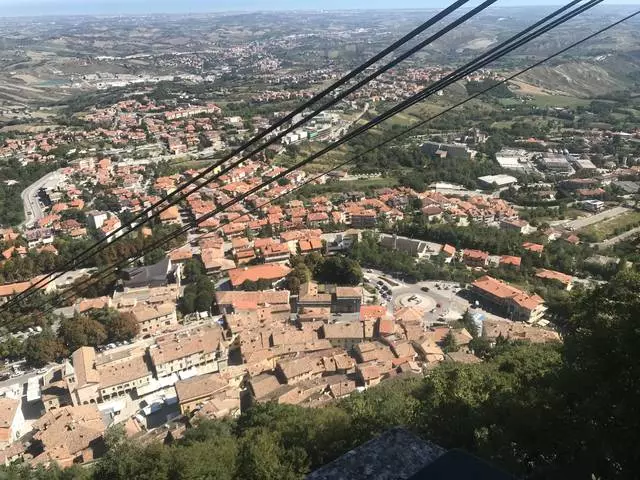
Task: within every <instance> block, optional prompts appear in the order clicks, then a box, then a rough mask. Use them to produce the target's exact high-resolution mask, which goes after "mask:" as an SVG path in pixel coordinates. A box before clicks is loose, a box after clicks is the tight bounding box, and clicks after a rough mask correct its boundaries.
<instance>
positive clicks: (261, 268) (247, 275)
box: [228, 263, 291, 287]
mask: <svg viewBox="0 0 640 480" xmlns="http://www.w3.org/2000/svg"><path fill="white" fill-rule="evenodd" d="M289 272H291V269H290V268H289V267H286V266H284V265H280V264H277V263H270V264H265V265H252V266H250V267H243V268H235V269H233V270H229V272H228V274H229V279H230V280H231V285H233V286H234V287H239V286H240V285H242V284H243V283H244V282H245V281H247V280H250V281H252V282H257V281H258V280H271V281H274V280H279V279H281V278H284V277H286V276H287V275H288V274H289Z"/></svg>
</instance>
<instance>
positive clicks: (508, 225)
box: [500, 218, 535, 235]
mask: <svg viewBox="0 0 640 480" xmlns="http://www.w3.org/2000/svg"><path fill="white" fill-rule="evenodd" d="M500 228H504V229H505V230H514V231H516V232H518V233H521V234H523V235H528V234H529V233H531V232H533V231H535V228H534V227H532V226H531V225H529V222H527V221H526V220H521V219H506V218H505V219H502V220H500Z"/></svg>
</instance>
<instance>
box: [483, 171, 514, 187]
mask: <svg viewBox="0 0 640 480" xmlns="http://www.w3.org/2000/svg"><path fill="white" fill-rule="evenodd" d="M478 181H479V182H480V185H482V186H483V187H485V188H489V189H492V188H503V187H508V186H509V185H515V184H516V183H518V179H517V178H516V177H512V176H511V175H504V174H499V175H485V176H484V177H478Z"/></svg>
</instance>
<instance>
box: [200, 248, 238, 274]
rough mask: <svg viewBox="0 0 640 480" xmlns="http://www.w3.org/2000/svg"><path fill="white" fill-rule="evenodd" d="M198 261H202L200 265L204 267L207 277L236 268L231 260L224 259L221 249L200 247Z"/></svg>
mask: <svg viewBox="0 0 640 480" xmlns="http://www.w3.org/2000/svg"><path fill="white" fill-rule="evenodd" d="M200 260H202V264H203V265H204V270H205V272H206V273H207V275H211V274H215V273H219V272H224V271H228V270H232V269H233V268H235V266H236V262H234V261H233V260H231V259H228V258H224V252H223V250H222V247H217V248H208V247H206V248H202V247H201V249H200Z"/></svg>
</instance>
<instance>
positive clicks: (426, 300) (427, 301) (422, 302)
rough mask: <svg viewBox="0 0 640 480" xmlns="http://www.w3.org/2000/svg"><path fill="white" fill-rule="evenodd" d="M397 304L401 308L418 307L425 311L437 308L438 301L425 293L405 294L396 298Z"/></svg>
mask: <svg viewBox="0 0 640 480" xmlns="http://www.w3.org/2000/svg"><path fill="white" fill-rule="evenodd" d="M395 303H396V305H397V306H399V307H418V308H421V309H423V310H425V311H431V310H433V309H434V308H436V301H435V300H434V299H433V298H431V297H430V296H429V295H426V294H424V293H418V292H416V293H403V294H400V295H398V296H397V297H396V298H395Z"/></svg>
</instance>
